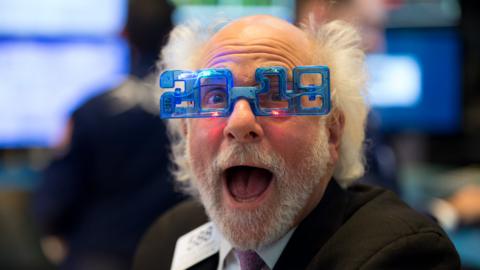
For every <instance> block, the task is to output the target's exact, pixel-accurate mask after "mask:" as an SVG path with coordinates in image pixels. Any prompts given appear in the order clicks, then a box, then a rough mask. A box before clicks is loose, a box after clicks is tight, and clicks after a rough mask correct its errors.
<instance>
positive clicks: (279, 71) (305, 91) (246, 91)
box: [160, 66, 331, 118]
mask: <svg viewBox="0 0 480 270" xmlns="http://www.w3.org/2000/svg"><path fill="white" fill-rule="evenodd" d="M305 74H320V75H321V84H318V85H317V84H308V85H304V84H302V81H301V79H302V76H303V75H305ZM292 75H293V84H292V89H287V85H288V83H287V76H288V71H287V69H286V68H284V67H260V68H257V69H256V71H255V80H256V82H257V83H258V85H257V86H234V81H233V74H232V72H231V71H230V70H229V69H226V68H220V69H202V70H199V71H197V72H193V71H187V70H167V71H164V72H163V73H162V74H161V75H160V87H161V88H163V89H165V90H167V92H164V93H163V94H162V95H161V98H160V117H161V118H211V117H228V116H229V115H230V114H231V113H232V111H233V109H234V106H235V103H236V102H237V101H238V100H239V99H245V100H247V101H248V103H249V104H250V107H251V109H252V112H253V113H254V114H255V115H257V116H302V115H326V114H328V113H329V112H330V107H331V102H330V72H329V68H328V67H326V66H298V67H295V68H293V70H292ZM269 77H277V78H278V80H277V81H276V82H278V96H277V98H280V100H281V101H283V102H284V103H285V104H287V103H286V102H288V105H287V106H285V107H283V108H264V107H262V106H261V105H260V104H259V100H260V95H262V94H266V93H268V92H269V91H270V79H269ZM205 79H213V80H217V81H218V80H220V81H221V82H222V86H223V88H222V89H224V90H223V92H224V99H225V101H224V104H223V105H222V106H220V107H214V108H211V107H204V106H202V94H201V90H200V89H201V87H202V85H201V82H202V80H205ZM168 90H170V91H168ZM319 98H320V100H321V102H317V103H314V104H315V105H314V106H312V105H311V104H309V105H306V104H304V103H305V100H306V99H308V101H310V102H311V101H315V100H317V99H319ZM302 100H303V101H302ZM308 101H307V103H308Z"/></svg>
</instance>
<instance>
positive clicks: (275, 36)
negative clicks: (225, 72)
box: [198, 15, 311, 74]
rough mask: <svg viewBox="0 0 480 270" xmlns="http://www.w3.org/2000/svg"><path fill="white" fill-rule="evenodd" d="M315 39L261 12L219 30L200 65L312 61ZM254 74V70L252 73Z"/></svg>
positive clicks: (251, 66) (245, 66)
mask: <svg viewBox="0 0 480 270" xmlns="http://www.w3.org/2000/svg"><path fill="white" fill-rule="evenodd" d="M310 47H311V42H310V40H309V39H308V37H307V36H306V34H305V33H304V32H303V31H301V30H300V29H298V28H297V27H295V26H293V25H292V24H290V23H288V22H286V21H284V20H281V19H279V18H276V17H272V16H267V15H257V16H250V17H245V18H242V19H239V20H236V21H234V22H232V23H230V24H228V25H226V26H225V27H224V28H222V29H221V30H220V31H219V32H217V33H216V34H215V35H214V36H213V37H212V38H211V39H210V40H209V41H208V42H207V43H206V44H205V46H204V48H203V50H202V51H201V53H200V57H199V61H198V68H218V67H228V68H232V69H234V70H233V71H234V74H235V71H237V70H235V69H236V68H240V67H241V68H242V69H248V70H253V69H255V68H257V67H259V66H284V67H287V68H288V69H292V68H293V67H295V66H299V65H306V64H308V59H309V52H310ZM252 74H253V73H252Z"/></svg>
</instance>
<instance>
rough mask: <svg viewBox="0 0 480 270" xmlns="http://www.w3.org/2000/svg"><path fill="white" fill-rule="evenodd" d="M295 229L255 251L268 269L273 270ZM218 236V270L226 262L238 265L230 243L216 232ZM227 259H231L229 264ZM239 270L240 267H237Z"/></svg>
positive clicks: (222, 267)
mask: <svg viewBox="0 0 480 270" xmlns="http://www.w3.org/2000/svg"><path fill="white" fill-rule="evenodd" d="M295 229H296V227H295V228H293V229H291V230H290V231H288V232H287V233H286V234H285V235H284V236H283V237H282V238H280V239H279V240H277V241H276V242H274V243H272V244H270V245H268V246H265V247H261V248H259V249H257V250H255V251H256V252H257V254H258V255H259V256H260V257H261V258H262V259H263V261H264V262H265V264H266V265H267V266H268V268H269V269H273V267H274V266H275V264H276V263H277V261H278V258H280V255H281V254H282V252H283V250H284V249H285V246H286V245H287V243H288V241H289V240H290V238H291V237H292V234H293V232H294V231H295ZM217 231H218V229H217ZM218 235H219V238H220V252H219V256H220V258H219V262H218V268H217V269H218V270H222V269H224V264H225V262H226V261H227V263H233V264H236V265H239V263H238V261H237V259H236V257H235V256H234V254H233V247H232V245H231V244H230V242H228V241H227V239H225V237H224V236H223V235H222V233H221V232H220V231H218ZM229 258H230V259H231V260H230V262H229ZM238 269H240V267H238Z"/></svg>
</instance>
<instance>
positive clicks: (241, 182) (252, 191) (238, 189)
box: [225, 166, 273, 202]
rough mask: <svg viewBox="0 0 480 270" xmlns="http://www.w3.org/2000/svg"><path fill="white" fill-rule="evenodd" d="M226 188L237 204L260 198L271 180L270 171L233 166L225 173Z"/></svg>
mask: <svg viewBox="0 0 480 270" xmlns="http://www.w3.org/2000/svg"><path fill="white" fill-rule="evenodd" d="M225 179H226V187H227V188H228V192H229V193H230V196H232V198H233V199H234V200H236V201H237V202H250V201H254V200H256V199H258V198H260V197H261V196H262V194H264V193H265V191H266V190H267V189H268V187H269V186H270V183H271V182H272V179H273V174H272V172H271V171H269V170H267V169H263V168H258V167H251V166H235V167H231V168H228V169H227V170H226V171H225Z"/></svg>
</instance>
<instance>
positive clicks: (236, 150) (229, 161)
mask: <svg viewBox="0 0 480 270" xmlns="http://www.w3.org/2000/svg"><path fill="white" fill-rule="evenodd" d="M239 165H248V166H254V167H260V168H264V169H267V170H269V171H271V172H272V173H273V174H274V175H275V176H279V177H280V176H283V175H284V174H285V169H284V168H285V160H284V159H283V158H282V157H281V156H280V155H278V154H277V153H275V152H273V151H269V150H267V149H265V148H263V147H260V146H259V145H255V144H238V143H236V144H231V145H230V146H228V147H227V148H225V149H223V150H222V151H221V152H219V154H218V155H217V157H216V158H215V160H214V161H213V164H212V170H213V172H214V173H215V174H217V175H220V174H221V173H223V172H224V171H225V170H226V169H228V168H230V167H232V166H239Z"/></svg>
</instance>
